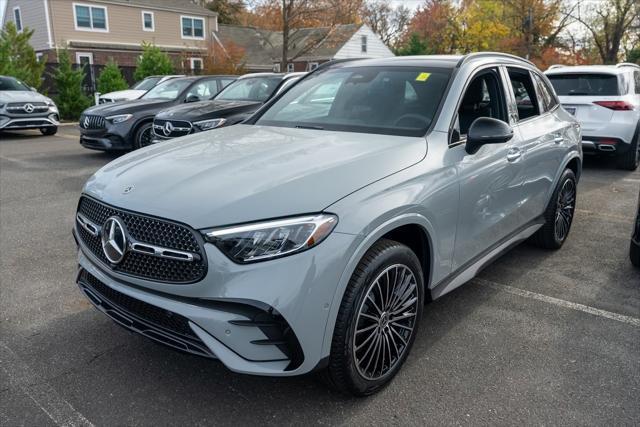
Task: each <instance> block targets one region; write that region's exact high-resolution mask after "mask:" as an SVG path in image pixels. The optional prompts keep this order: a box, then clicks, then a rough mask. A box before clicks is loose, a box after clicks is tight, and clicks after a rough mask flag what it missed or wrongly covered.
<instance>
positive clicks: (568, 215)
mask: <svg viewBox="0 0 640 427" xmlns="http://www.w3.org/2000/svg"><path fill="white" fill-rule="evenodd" d="M576 195H577V182H576V176H575V174H574V173H573V171H572V170H571V169H566V170H565V171H564V172H563V173H562V176H561V177H560V181H558V185H557V186H556V189H555V190H554V192H553V196H551V200H550V201H549V205H548V206H547V209H546V210H545V212H544V220H545V223H544V225H543V226H542V227H541V228H540V229H539V230H538V231H537V232H536V233H535V234H534V235H533V236H531V241H532V242H533V243H534V244H535V245H536V246H539V247H541V248H545V249H559V248H560V247H561V246H562V245H563V244H564V242H565V240H567V237H568V236H569V230H571V224H572V222H573V215H574V213H575V209H576Z"/></svg>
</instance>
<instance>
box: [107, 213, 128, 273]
mask: <svg viewBox="0 0 640 427" xmlns="http://www.w3.org/2000/svg"><path fill="white" fill-rule="evenodd" d="M125 230H126V229H125V226H124V224H123V223H122V221H121V220H120V218H118V217H117V216H112V217H111V218H109V219H107V220H106V221H105V223H104V225H103V226H102V251H103V252H104V256H106V257H107V259H108V260H109V261H110V262H112V263H114V264H118V263H119V262H121V261H122V259H123V258H124V254H125V252H126V250H127V233H126V231H125Z"/></svg>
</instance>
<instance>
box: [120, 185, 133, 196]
mask: <svg viewBox="0 0 640 427" xmlns="http://www.w3.org/2000/svg"><path fill="white" fill-rule="evenodd" d="M132 191H133V185H127V186H126V187H124V189H122V194H129V193H131V192H132Z"/></svg>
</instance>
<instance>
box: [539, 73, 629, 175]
mask: <svg viewBox="0 0 640 427" xmlns="http://www.w3.org/2000/svg"><path fill="white" fill-rule="evenodd" d="M545 74H546V75H547V77H548V78H549V80H550V81H551V84H552V85H553V87H554V89H555V91H556V93H557V94H558V96H559V97H560V103H561V104H562V106H563V107H564V108H565V110H567V111H568V112H569V113H571V114H573V115H574V116H575V117H576V119H578V121H579V122H580V124H581V126H582V147H583V149H584V151H585V152H587V153H589V152H591V153H599V154H609V155H615V156H616V157H617V162H618V166H619V167H620V168H622V169H626V170H635V169H636V168H637V167H638V164H640V66H638V65H635V64H628V63H622V64H618V65H580V66H572V67H569V66H563V65H553V66H551V67H550V68H549V69H548V70H547V71H546V72H545Z"/></svg>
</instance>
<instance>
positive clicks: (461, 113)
mask: <svg viewBox="0 0 640 427" xmlns="http://www.w3.org/2000/svg"><path fill="white" fill-rule="evenodd" d="M506 96H507V92H506V91H505V87H504V84H503V79H502V77H501V74H500V71H499V69H498V68H497V67H495V68H489V69H485V70H482V71H480V72H479V73H478V74H476V75H475V76H474V77H473V79H472V80H471V82H470V83H469V85H468V86H467V88H466V89H465V92H464V95H463V98H462V101H461V103H460V107H459V109H458V116H457V120H456V125H455V126H454V132H453V133H454V136H455V135H456V134H458V133H459V135H460V137H459V138H460V142H459V143H458V144H457V145H455V144H456V143H455V141H453V142H454V145H455V146H454V147H452V148H450V150H452V151H453V153H452V154H454V155H456V156H459V161H458V162H457V167H458V177H459V182H460V208H459V213H458V228H457V232H456V243H455V249H454V262H453V269H454V270H456V269H458V268H460V267H462V266H464V265H465V264H467V263H469V262H471V261H473V260H474V259H475V258H476V257H478V256H480V255H482V254H483V253H484V252H485V251H486V250H487V248H490V247H491V246H493V245H495V244H497V243H498V242H500V241H501V240H503V239H504V238H505V237H507V236H508V235H509V234H511V233H513V232H514V231H515V230H516V229H517V228H518V226H519V220H518V209H519V204H518V202H519V200H520V199H521V197H522V184H523V181H524V170H523V166H522V162H521V161H520V160H521V159H520V157H519V152H520V147H519V145H518V141H517V140H512V141H509V142H506V143H503V144H487V145H483V146H482V147H480V149H479V150H478V151H477V152H475V153H473V154H469V153H467V152H466V149H465V144H464V143H465V139H466V133H467V131H468V130H469V128H470V126H471V124H472V123H473V122H474V120H476V119H478V118H480V117H491V118H495V119H498V120H502V121H505V122H508V120H509V119H508V114H507V105H506V102H505V100H506Z"/></svg>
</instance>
